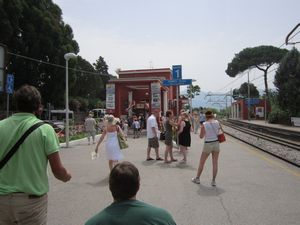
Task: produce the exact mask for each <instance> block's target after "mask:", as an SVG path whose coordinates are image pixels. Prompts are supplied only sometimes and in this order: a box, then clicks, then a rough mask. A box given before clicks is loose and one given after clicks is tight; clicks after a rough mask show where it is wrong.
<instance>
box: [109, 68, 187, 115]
mask: <svg viewBox="0 0 300 225" xmlns="http://www.w3.org/2000/svg"><path fill="white" fill-rule="evenodd" d="M118 75H119V78H118V79H112V80H109V81H108V83H107V85H106V112H107V113H110V114H113V115H114V116H116V117H121V118H122V117H127V116H129V117H131V116H133V115H141V114H142V115H144V116H145V117H147V116H148V115H149V114H150V113H151V111H152V110H154V109H158V110H160V111H161V112H163V113H164V114H165V112H166V111H167V110H169V109H171V110H173V112H174V114H176V98H177V96H176V93H177V91H176V87H177V86H169V87H165V86H163V85H162V81H163V80H166V79H167V80H171V79H172V70H171V69H169V68H161V69H141V70H120V71H118ZM178 93H180V91H178ZM181 105H182V104H180V101H179V108H181Z"/></svg>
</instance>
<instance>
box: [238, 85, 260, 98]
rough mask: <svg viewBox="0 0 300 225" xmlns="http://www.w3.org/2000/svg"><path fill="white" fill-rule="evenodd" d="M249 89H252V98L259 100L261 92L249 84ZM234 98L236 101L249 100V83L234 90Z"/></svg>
mask: <svg viewBox="0 0 300 225" xmlns="http://www.w3.org/2000/svg"><path fill="white" fill-rule="evenodd" d="M249 87H250V97H251V98H258V97H259V91H258V90H257V87H256V86H255V85H254V84H252V83H249ZM233 98H234V99H235V100H236V99H240V98H243V99H245V98H248V83H247V82H245V83H243V84H242V85H241V86H240V88H239V89H234V90H233Z"/></svg>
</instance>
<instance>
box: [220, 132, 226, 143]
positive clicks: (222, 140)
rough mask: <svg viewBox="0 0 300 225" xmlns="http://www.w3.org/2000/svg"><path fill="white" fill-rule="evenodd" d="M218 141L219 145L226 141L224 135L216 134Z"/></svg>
mask: <svg viewBox="0 0 300 225" xmlns="http://www.w3.org/2000/svg"><path fill="white" fill-rule="evenodd" d="M218 141H219V142H220V143H222V142H224V141H226V138H225V135H224V133H223V132H222V133H221V134H218Z"/></svg>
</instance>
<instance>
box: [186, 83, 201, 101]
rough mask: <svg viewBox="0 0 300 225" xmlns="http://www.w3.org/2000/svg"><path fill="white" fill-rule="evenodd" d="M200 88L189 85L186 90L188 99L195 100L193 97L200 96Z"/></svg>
mask: <svg viewBox="0 0 300 225" xmlns="http://www.w3.org/2000/svg"><path fill="white" fill-rule="evenodd" d="M200 91H201V89H200V87H199V85H192V84H191V85H189V86H188V88H187V94H188V97H189V98H192V99H193V98H195V96H197V95H199V94H200Z"/></svg>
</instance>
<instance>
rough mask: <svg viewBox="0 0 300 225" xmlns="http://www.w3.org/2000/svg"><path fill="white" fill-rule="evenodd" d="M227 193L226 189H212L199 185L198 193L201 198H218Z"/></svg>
mask: <svg viewBox="0 0 300 225" xmlns="http://www.w3.org/2000/svg"><path fill="white" fill-rule="evenodd" d="M224 192H225V190H224V189H222V188H219V187H212V186H206V185H203V184H199V190H198V191H197V193H198V194H199V195H201V196H207V197H210V196H218V195H221V194H223V193H224Z"/></svg>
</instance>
